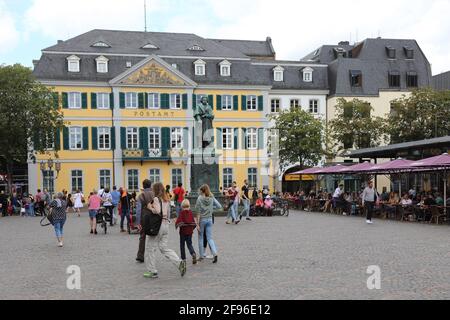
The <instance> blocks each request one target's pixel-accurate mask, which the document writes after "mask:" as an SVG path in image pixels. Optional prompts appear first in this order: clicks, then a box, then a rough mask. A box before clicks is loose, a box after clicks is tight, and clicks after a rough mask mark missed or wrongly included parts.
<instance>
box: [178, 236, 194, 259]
mask: <svg viewBox="0 0 450 320" xmlns="http://www.w3.org/2000/svg"><path fill="white" fill-rule="evenodd" d="M185 245H186V246H187V247H188V250H189V253H190V254H191V256H194V255H195V250H194V247H193V246H192V235H190V236H185V235H183V234H181V233H180V254H181V260H186V248H185Z"/></svg>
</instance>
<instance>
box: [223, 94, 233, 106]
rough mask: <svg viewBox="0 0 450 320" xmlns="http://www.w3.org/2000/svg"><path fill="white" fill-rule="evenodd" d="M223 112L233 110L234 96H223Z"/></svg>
mask: <svg viewBox="0 0 450 320" xmlns="http://www.w3.org/2000/svg"><path fill="white" fill-rule="evenodd" d="M222 110H233V96H232V95H223V96H222Z"/></svg>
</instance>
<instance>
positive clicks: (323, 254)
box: [0, 212, 450, 300]
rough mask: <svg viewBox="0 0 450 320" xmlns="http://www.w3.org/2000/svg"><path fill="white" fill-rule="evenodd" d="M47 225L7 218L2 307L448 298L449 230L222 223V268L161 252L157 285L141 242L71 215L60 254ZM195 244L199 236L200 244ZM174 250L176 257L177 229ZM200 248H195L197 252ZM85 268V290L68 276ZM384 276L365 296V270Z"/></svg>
mask: <svg viewBox="0 0 450 320" xmlns="http://www.w3.org/2000/svg"><path fill="white" fill-rule="evenodd" d="M39 219H40V218H19V217H7V218H0V270H2V272H1V274H2V275H1V277H0V292H2V297H1V299H5V298H9V299H40V298H45V299H225V300H235V299H263V300H265V299H450V227H448V226H436V225H428V224H427V225H424V224H414V223H405V222H403V223H402V222H396V221H382V220H375V223H374V224H373V225H370V226H369V225H366V224H365V220H364V219H362V218H358V217H343V216H335V215H329V214H327V215H326V214H320V213H313V214H311V213H305V212H291V215H290V216H289V217H288V218H285V217H260V218H255V219H254V220H253V221H252V222H246V221H244V222H242V223H241V224H239V225H225V223H224V221H225V220H224V218H217V219H216V224H215V226H214V239H215V240H216V243H217V245H218V248H219V263H218V264H217V265H213V264H212V263H211V261H210V260H206V261H204V262H201V263H200V264H198V265H196V266H192V264H191V263H190V261H189V263H188V272H187V274H186V276H185V277H184V278H181V277H180V275H179V273H178V270H177V269H176V268H175V267H174V266H173V265H171V264H170V263H169V261H167V260H165V258H163V257H162V256H161V255H160V254H159V253H158V263H157V265H158V269H159V273H160V278H159V279H144V278H143V272H144V271H145V270H144V269H145V267H144V265H142V264H137V263H136V262H135V260H134V259H135V257H136V256H135V255H136V249H137V243H138V236H136V235H132V236H130V235H128V234H120V233H119V228H118V227H117V226H115V227H113V228H112V230H111V232H110V233H108V234H107V235H104V234H99V235H97V236H93V235H90V234H89V233H88V230H89V225H88V218H87V214H86V213H84V214H83V216H82V217H81V218H78V217H75V216H71V217H69V219H68V221H67V223H66V226H65V246H64V248H57V246H56V240H55V238H54V234H53V229H52V228H51V227H45V228H44V227H40V226H39ZM196 243H197V236H196V235H195V236H194V244H196ZM170 247H171V248H173V249H175V250H176V251H177V252H179V245H178V235H177V234H176V232H175V230H174V228H173V226H171V233H170ZM195 248H196V250H197V246H196V245H195ZM70 265H78V266H80V268H81V290H68V289H67V288H66V280H67V277H68V275H67V274H66V268H67V267H68V266H70ZM370 265H378V266H380V268H381V290H368V289H367V278H368V277H369V275H368V274H367V273H366V271H367V267H368V266H370Z"/></svg>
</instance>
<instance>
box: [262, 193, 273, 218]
mask: <svg viewBox="0 0 450 320" xmlns="http://www.w3.org/2000/svg"><path fill="white" fill-rule="evenodd" d="M273 207H274V203H273V200H272V199H271V198H270V196H269V195H268V196H266V200H264V212H265V214H266V216H268V217H271V216H272V215H273Z"/></svg>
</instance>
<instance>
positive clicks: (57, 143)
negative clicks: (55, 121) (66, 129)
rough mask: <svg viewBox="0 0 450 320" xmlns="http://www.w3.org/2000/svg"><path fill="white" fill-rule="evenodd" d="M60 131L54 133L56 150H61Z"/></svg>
mask: <svg viewBox="0 0 450 320" xmlns="http://www.w3.org/2000/svg"><path fill="white" fill-rule="evenodd" d="M60 131H61V130H60V129H56V130H55V133H54V142H55V150H56V151H58V150H61V134H60Z"/></svg>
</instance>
